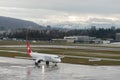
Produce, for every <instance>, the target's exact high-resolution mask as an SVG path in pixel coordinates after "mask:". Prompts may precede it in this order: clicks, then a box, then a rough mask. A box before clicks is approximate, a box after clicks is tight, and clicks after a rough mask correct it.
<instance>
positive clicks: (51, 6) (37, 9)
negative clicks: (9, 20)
mask: <svg viewBox="0 0 120 80" xmlns="http://www.w3.org/2000/svg"><path fill="white" fill-rule="evenodd" d="M0 16H8V17H14V18H20V19H26V20H31V21H34V22H37V23H39V24H54V23H64V22H75V23H79V22H80V23H81V24H86V23H106V24H107V23H112V24H114V23H115V24H120V0H0Z"/></svg>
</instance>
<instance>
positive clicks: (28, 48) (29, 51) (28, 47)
mask: <svg viewBox="0 0 120 80" xmlns="http://www.w3.org/2000/svg"><path fill="white" fill-rule="evenodd" d="M31 52H32V50H31V48H30V43H29V42H27V54H28V55H29V56H30V53H31Z"/></svg>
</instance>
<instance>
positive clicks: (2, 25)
mask: <svg viewBox="0 0 120 80" xmlns="http://www.w3.org/2000/svg"><path fill="white" fill-rule="evenodd" d="M28 27H29V28H34V29H41V28H42V26H40V25H38V24H37V23H34V22H32V21H27V20H21V19H15V18H10V17H3V16H0V30H8V29H17V28H28Z"/></svg>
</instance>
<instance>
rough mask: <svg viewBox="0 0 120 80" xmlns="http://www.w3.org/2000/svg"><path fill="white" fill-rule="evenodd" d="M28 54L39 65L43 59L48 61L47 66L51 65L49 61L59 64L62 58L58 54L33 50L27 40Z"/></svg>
mask: <svg viewBox="0 0 120 80" xmlns="http://www.w3.org/2000/svg"><path fill="white" fill-rule="evenodd" d="M27 55H28V56H29V57H31V58H32V59H33V60H35V66H39V63H40V62H41V61H43V62H46V65H47V66H49V62H53V63H55V66H57V63H60V62H61V58H62V57H60V56H58V55H53V54H46V53H37V52H33V51H32V49H31V48H30V43H29V42H27Z"/></svg>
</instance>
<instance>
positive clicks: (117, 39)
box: [115, 33, 120, 42]
mask: <svg viewBox="0 0 120 80" xmlns="http://www.w3.org/2000/svg"><path fill="white" fill-rule="evenodd" d="M115 41H118V42H120V33H116V36H115Z"/></svg>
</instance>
